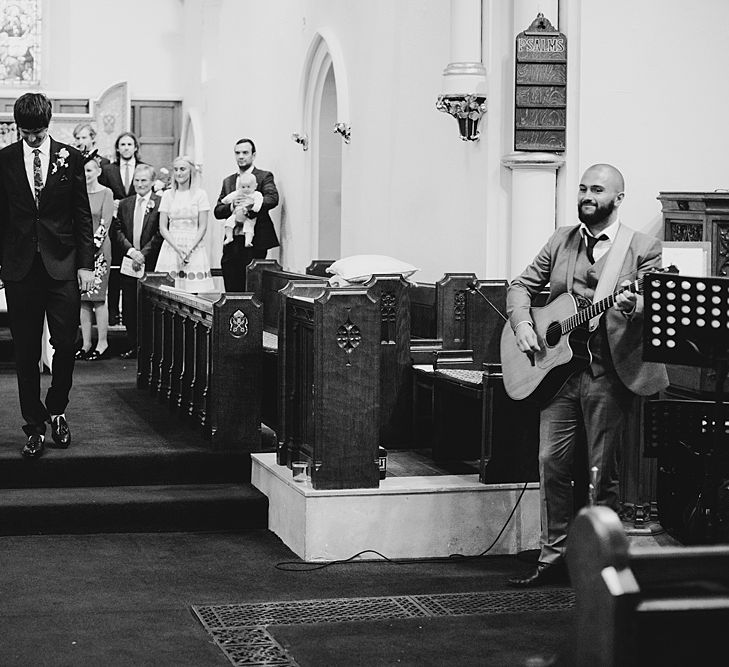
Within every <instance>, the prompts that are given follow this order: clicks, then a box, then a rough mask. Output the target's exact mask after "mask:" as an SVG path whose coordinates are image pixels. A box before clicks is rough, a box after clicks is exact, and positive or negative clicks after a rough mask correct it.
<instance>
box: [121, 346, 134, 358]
mask: <svg viewBox="0 0 729 667" xmlns="http://www.w3.org/2000/svg"><path fill="white" fill-rule="evenodd" d="M119 356H120V357H121V358H122V359H136V358H137V351H136V350H135V349H134V348H132V349H131V350H127V351H126V352H122V353H121V354H120V355H119Z"/></svg>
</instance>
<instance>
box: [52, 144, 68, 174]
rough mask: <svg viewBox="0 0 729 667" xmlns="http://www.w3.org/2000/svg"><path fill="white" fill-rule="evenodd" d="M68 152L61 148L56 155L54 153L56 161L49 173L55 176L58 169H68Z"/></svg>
mask: <svg viewBox="0 0 729 667" xmlns="http://www.w3.org/2000/svg"><path fill="white" fill-rule="evenodd" d="M68 156H69V152H68V151H67V150H66V149H65V148H62V149H61V150H60V151H58V153H56V159H55V161H54V162H53V164H52V165H51V173H52V174H55V173H56V172H57V171H58V170H59V169H65V168H66V167H68V162H66V160H67V159H68Z"/></svg>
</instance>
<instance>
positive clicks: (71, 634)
mask: <svg viewBox="0 0 729 667" xmlns="http://www.w3.org/2000/svg"><path fill="white" fill-rule="evenodd" d="M0 342H2V341H0ZM3 357H4V359H5V360H4V361H0V392H1V395H2V396H3V401H2V402H0V553H2V567H1V568H0V590H1V591H2V593H3V594H2V595H0V627H2V636H3V641H2V642H0V665H3V666H15V665H18V666H25V665H34V666H36V665H39V666H43V665H49V666H51V665H52V666H54V667H55V666H57V665H68V666H71V665H73V666H74V667H75V666H77V665H94V666H96V665H99V664H105V665H110V666H112V667H113V666H116V665H170V666H175V667H177V666H180V667H183V666H188V665H189V666H190V667H193V666H194V667H205V666H207V665H211V666H212V665H226V664H227V665H230V664H231V654H230V653H225V652H224V651H223V650H222V648H221V646H222V644H221V642H220V637H219V636H214V635H213V634H211V633H210V629H209V628H208V627H207V626H205V625H204V624H203V623H202V622H201V620H200V616H199V614H198V611H197V610H200V609H202V608H206V607H209V606H216V607H218V606H220V605H232V606H240V605H254V606H260V605H266V606H270V605H272V604H273V605H280V604H288V605H293V606H294V607H296V608H297V609H298V610H299V611H300V612H302V611H303V613H304V614H307V613H308V612H307V609H308V606H309V605H311V601H324V602H317V603H315V604H324V606H325V607H327V608H328V609H330V610H338V609H341V608H342V606H344V607H345V608H351V605H352V604H355V605H356V604H362V603H361V602H356V601H357V600H361V599H363V598H370V602H369V603H365V604H369V605H370V606H371V605H375V606H377V607H378V608H382V609H383V610H385V611H386V609H387V602H386V600H388V599H392V598H395V599H406V600H408V601H410V600H420V602H419V603H418V604H419V606H420V607H422V608H424V609H426V610H427V609H428V607H427V606H424V605H423V602H422V600H423V599H424V598H420V597H418V596H428V597H429V598H433V596H443V595H445V596H448V597H449V599H458V600H461V599H464V600H465V599H470V598H472V597H473V596H474V595H476V596H484V595H486V596H488V597H489V600H491V601H493V602H494V603H495V604H497V606H498V605H499V604H501V605H502V608H501V609H500V611H499V612H498V613H494V610H493V609H491V608H490V607H488V605H487V607H479V608H477V609H475V610H474V609H473V608H471V607H468V606H466V607H464V608H463V609H461V611H459V612H455V611H453V613H451V611H447V610H446V611H444V612H442V613H439V614H433V613H432V610H431V613H428V614H424V615H423V616H416V617H401V616H394V617H393V616H387V614H385V615H384V616H383V615H382V614H380V615H379V617H373V618H370V617H367V618H366V619H363V618H362V617H361V616H357V615H356V614H355V615H353V616H351V617H348V618H347V619H344V620H343V619H342V617H341V615H337V614H339V612H338V611H336V613H334V615H332V614H331V613H330V614H329V615H328V616H327V617H326V618H324V619H323V620H322V619H320V620H321V622H317V623H311V621H312V620H313V619H312V618H307V619H306V621H307V622H305V623H302V622H299V621H300V620H301V619H298V620H297V619H293V621H291V619H289V620H286V619H283V620H282V618H281V617H277V618H275V619H274V621H276V622H275V623H270V624H269V623H267V624H264V625H265V630H264V631H265V632H266V636H267V637H268V639H267V640H266V641H267V642H268V643H269V644H272V645H275V646H276V647H278V648H277V650H281V651H283V652H284V653H283V656H284V658H283V662H282V661H281V660H276V659H274V660H273V661H272V660H270V659H267V658H266V659H264V660H263V661H261V660H259V657H260V654H259V653H257V652H256V650H248V651H247V652H245V653H244V654H241V653H240V651H239V650H238V649H236V651H237V652H236V656H237V659H239V658H240V657H241V655H243V659H244V662H240V661H239V662H236V663H234V664H248V665H253V664H259V665H260V664H291V665H295V664H300V665H336V664H343V665H344V664H352V665H354V664H369V665H379V664H382V665H386V664H412V665H415V664H419V665H427V664H439V665H440V664H458V665H464V666H468V665H484V664H511V665H516V664H531V665H539V664H550V663H551V662H552V661H553V658H554V656H555V655H556V654H557V653H558V652H559V651H560V647H562V646H563V645H564V644H565V642H566V637H567V633H568V629H569V624H568V623H567V622H566V619H567V617H568V615H569V610H568V609H565V608H564V607H565V599H566V598H565V595H568V596H569V595H571V592H570V591H569V589H559V588H554V589H545V591H547V593H548V592H549V590H551V591H552V592H553V593H554V594H555V595H556V596H557V598H555V600H556V602H555V604H554V605H552V606H553V607H554V609H553V610H552V611H553V612H554V613H546V612H545V611H544V605H545V604H546V605H547V607H550V599H549V596H547V597H544V594H543V592H540V595H541V597H539V599H540V600H541V601H542V603H541V604H540V606H539V609H537V610H535V609H531V610H529V609H527V610H524V609H521V610H514V608H512V607H510V606H508V604H507V606H506V607H503V602H504V600H506V601H509V600H513V599H514V598H513V596H514V593H515V592H514V591H511V590H510V589H508V588H507V587H506V586H505V580H506V577H507V576H509V575H510V574H512V573H514V572H515V571H523V570H524V569H526V568H527V567H528V565H527V563H525V562H523V561H524V560H525V558H528V557H533V556H534V554H524V555H522V556H520V557H514V556H511V557H510V556H496V557H484V558H478V559H463V560H451V561H446V562H439V561H429V560H426V561H418V562H410V563H402V564H397V563H390V562H382V561H380V562H372V561H371V562H357V563H352V564H333V565H330V566H327V567H324V568H321V569H316V570H311V571H303V572H302V571H292V567H291V566H290V565H288V566H284V565H282V566H281V567H277V565H278V564H281V563H289V562H293V563H295V564H296V565H297V566H303V567H304V568H306V567H307V564H304V563H301V562H300V561H299V559H298V558H297V557H296V556H295V555H294V554H293V553H292V552H291V551H290V550H289V549H288V548H287V547H286V546H285V545H283V543H282V542H281V541H280V540H279V539H278V538H277V537H276V536H274V535H273V534H272V533H270V532H269V531H267V530H266V529H265V526H266V525H267V524H266V512H267V502H266V499H265V497H262V496H261V495H260V494H259V493H258V492H257V491H256V490H255V489H253V488H252V487H251V486H250V483H249V479H250V462H249V459H248V456H247V455H246V454H240V453H235V452H234V453H229V452H228V453H216V452H211V451H210V450H209V449H208V448H207V446H206V443H205V442H204V440H203V439H202V436H201V434H200V432H199V431H198V430H197V429H196V428H194V427H193V426H192V425H191V424H189V423H187V422H184V421H181V420H179V419H177V418H176V417H175V416H174V414H173V413H171V412H170V411H169V410H168V409H167V407H166V406H165V405H163V404H162V403H160V402H159V401H158V400H157V399H155V398H152V397H150V396H149V394H147V393H145V392H140V391H138V390H137V389H136V388H135V384H134V380H135V365H134V364H133V363H128V362H124V361H122V360H120V359H113V360H109V361H104V362H96V363H88V362H86V363H83V362H80V363H79V364H78V366H77V372H76V374H75V384H74V389H73V392H72V396H71V404H70V406H69V409H68V412H67V414H68V418H69V421H70V424H71V428H72V430H73V439H74V441H73V444H72V445H71V447H70V448H69V449H68V450H53V449H51V450H48V451H47V453H46V454H45V455H44V456H43V457H42V458H41V459H39V460H37V461H26V460H24V459H22V458H21V456H20V449H21V447H22V444H23V440H24V438H23V434H22V431H21V430H20V426H21V424H22V420H21V418H20V414H19V407H18V404H17V389H16V384H15V376H14V371H13V367H12V362H10V361H8V360H7V356H5V355H3ZM48 381H49V378H48V376H47V375H45V376H44V377H43V382H44V385H45V384H47V382H48ZM267 438H268V439H267V440H266V442H267V444H268V445H269V446H270V445H271V444H272V442H273V440H272V435H271V433H270V431H269V432H267ZM394 463H395V461H393V464H394ZM422 465H424V464H422ZM396 467H397V466H396V465H393V468H394V469H393V473H395V474H397V473H396V470H395V468H396ZM401 472H402V471H401ZM206 504H207V505H208V507H207V509H201V507H203V508H204V506H205V505H206ZM484 546H486V545H484ZM295 569H296V567H294V568H293V570H295ZM372 598H378V600H374V601H373V600H372ZM353 601H354V602H353ZM499 601H500V602H499ZM532 607H534V604H533V601H532ZM238 641H239V640H238ZM216 642H217V643H216ZM236 646H238V648H239V644H238V645H236Z"/></svg>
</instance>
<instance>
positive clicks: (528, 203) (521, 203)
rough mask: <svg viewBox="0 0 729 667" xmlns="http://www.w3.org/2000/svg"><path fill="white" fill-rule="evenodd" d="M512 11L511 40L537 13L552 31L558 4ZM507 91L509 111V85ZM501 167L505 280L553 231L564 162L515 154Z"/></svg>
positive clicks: (530, 2)
mask: <svg viewBox="0 0 729 667" xmlns="http://www.w3.org/2000/svg"><path fill="white" fill-rule="evenodd" d="M513 11H514V38H516V35H517V34H518V33H520V32H521V31H522V30H525V29H526V28H528V27H529V25H530V24H531V23H532V21H534V19H535V18H536V17H537V14H539V13H540V12H541V13H542V14H544V16H545V17H546V18H548V19H549V20H550V21H551V22H552V25H553V26H555V28H556V27H557V26H558V13H559V0H514V4H513ZM511 90H512V93H511V97H512V108H513V103H514V92H513V91H514V84H513V82H512V87H511ZM512 132H513V127H512ZM512 146H513V142H512ZM501 164H502V165H504V166H505V167H508V168H509V169H511V171H512V177H511V243H510V253H509V265H508V267H507V276H508V278H509V279H511V278H514V277H515V276H517V275H519V273H521V271H522V270H523V269H524V267H525V266H526V265H527V264H529V263H530V262H531V261H532V259H534V255H536V254H537V252H538V251H539V249H540V248H541V247H542V246H543V245H544V243H545V242H546V240H547V239H548V238H549V237H550V235H551V234H552V232H553V231H554V229H555V227H556V193H557V170H558V169H559V168H560V167H561V166H562V165H563V164H564V158H562V156H561V155H559V154H557V153H532V152H527V151H516V152H513V153H508V154H506V155H504V156H503V157H502V158H501Z"/></svg>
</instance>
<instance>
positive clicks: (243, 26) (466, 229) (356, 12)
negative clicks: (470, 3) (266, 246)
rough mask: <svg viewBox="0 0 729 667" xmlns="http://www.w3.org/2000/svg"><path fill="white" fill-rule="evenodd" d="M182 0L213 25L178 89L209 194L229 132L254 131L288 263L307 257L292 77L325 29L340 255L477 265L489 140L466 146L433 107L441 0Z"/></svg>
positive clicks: (424, 264)
mask: <svg viewBox="0 0 729 667" xmlns="http://www.w3.org/2000/svg"><path fill="white" fill-rule="evenodd" d="M185 9H186V12H187V13H188V16H189V13H192V14H193V15H194V14H196V13H197V12H199V11H203V12H204V13H205V14H206V16H207V18H206V19H205V22H204V23H203V30H204V31H207V30H208V26H209V30H210V31H211V34H212V33H215V39H214V40H212V39H208V38H207V37H206V34H203V44H204V45H205V47H204V48H206V49H207V50H206V52H205V53H203V59H204V62H205V63H206V66H205V68H204V69H205V71H204V73H203V81H202V86H200V84H199V83H198V82H197V81H195V80H194V78H192V77H191V78H190V79H189V80H187V81H186V94H185V104H186V105H187V104H199V105H201V107H202V111H203V113H202V117H203V119H204V120H203V127H204V134H205V137H204V141H205V183H206V188H207V190H208V192H209V194H210V195H211V197H212V196H213V195H215V194H217V191H218V189H219V187H220V182H221V180H222V178H223V177H224V176H225V175H226V174H228V173H230V172H231V171H232V170H233V169H234V162H233V158H232V144H233V142H234V140H235V139H236V138H238V137H239V136H243V135H248V136H251V137H253V138H254V139H255V140H256V141H257V144H258V159H257V164H258V165H259V166H260V167H261V168H265V169H270V170H271V171H273V172H274V174H275V176H276V179H277V184H278V186H279V190H280V191H281V193H282V203H281V205H280V206H279V209H278V210H277V212H276V213H277V215H276V216H275V221H277V222H279V221H280V228H281V237H282V242H283V243H284V244H285V245H286V246H287V247H286V248H285V249H284V250H283V251H282V254H283V257H284V258H285V263H286V264H287V265H288V266H289V267H290V268H293V269H296V270H302V269H303V268H305V266H306V265H307V264H308V263H309V261H310V260H311V259H312V257H311V238H310V232H309V225H308V221H309V217H310V213H309V211H308V210H306V208H307V207H306V205H305V203H306V199H307V198H306V197H305V188H307V187H308V181H307V180H306V178H305V177H306V173H307V171H306V160H307V159H308V158H309V154H307V153H304V152H303V151H302V150H301V147H300V146H298V145H297V144H295V143H294V142H293V141H292V140H291V133H292V132H302V131H306V132H307V133H309V134H310V129H309V128H302V127H301V109H300V96H299V94H300V85H301V75H302V68H303V63H304V58H305V55H306V53H307V49H308V48H309V45H310V44H311V41H312V39H313V38H314V36H315V35H316V34H317V32H322V31H323V32H324V33H327V34H331V35H334V36H335V38H336V40H337V41H338V43H339V44H340V45H341V53H342V58H343V61H344V62H343V65H344V68H345V71H346V76H347V79H348V84H349V86H348V87H349V93H350V100H349V107H350V118H347V119H342V120H344V121H347V122H349V123H350V124H351V127H352V140H351V143H350V144H349V145H346V146H343V149H342V150H343V173H344V182H343V188H342V219H343V225H342V227H343V229H342V254H343V255H348V254H359V253H379V254H389V255H394V256H396V257H399V258H401V259H405V260H407V261H410V262H411V263H413V264H415V265H416V266H419V267H420V268H421V272H420V273H419V274H416V277H417V278H419V279H420V280H436V279H438V278H440V277H441V276H442V274H443V273H444V272H445V271H454V270H455V271H458V270H461V271H466V270H470V271H475V272H476V273H478V274H479V275H483V274H484V266H485V245H486V223H485V220H486V201H487V189H488V188H487V187H486V186H485V184H484V180H485V173H486V158H487V142H485V141H482V142H480V143H470V142H462V141H461V140H460V138H459V133H458V128H457V123H456V121H455V120H454V119H453V118H451V117H450V116H448V115H447V114H443V113H440V112H438V111H437V110H436V109H435V102H436V99H437V97H438V94H439V92H440V86H441V73H442V70H443V69H444V67H445V66H446V65H447V64H448V58H449V21H450V13H449V12H450V2H449V1H448V0H437V1H433V2H428V3H423V2H419V1H417V0H401V1H399V2H397V3H392V2H388V1H385V0H376V1H375V2H360V1H359V0H346V1H342V0H336V1H335V0H318V1H315V0H278V1H274V2H268V3H254V2H241V1H236V0H229V1H226V0H219V1H216V2H206V1H203V0H200V1H199V2H197V3H195V2H190V3H186V5H185ZM215 14H217V16H218V18H217V22H216V21H215V19H213V18H212V17H213V16H214V15H215ZM216 23H217V28H215V24H216ZM197 25H198V24H196V25H195V26H194V27H195V28H197ZM190 27H191V26H189V25H188V26H187V28H186V29H190ZM241 72H244V73H245V76H243V75H242V74H241ZM195 88H198V89H199V92H198V93H196V92H195V90H194V89H195Z"/></svg>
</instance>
